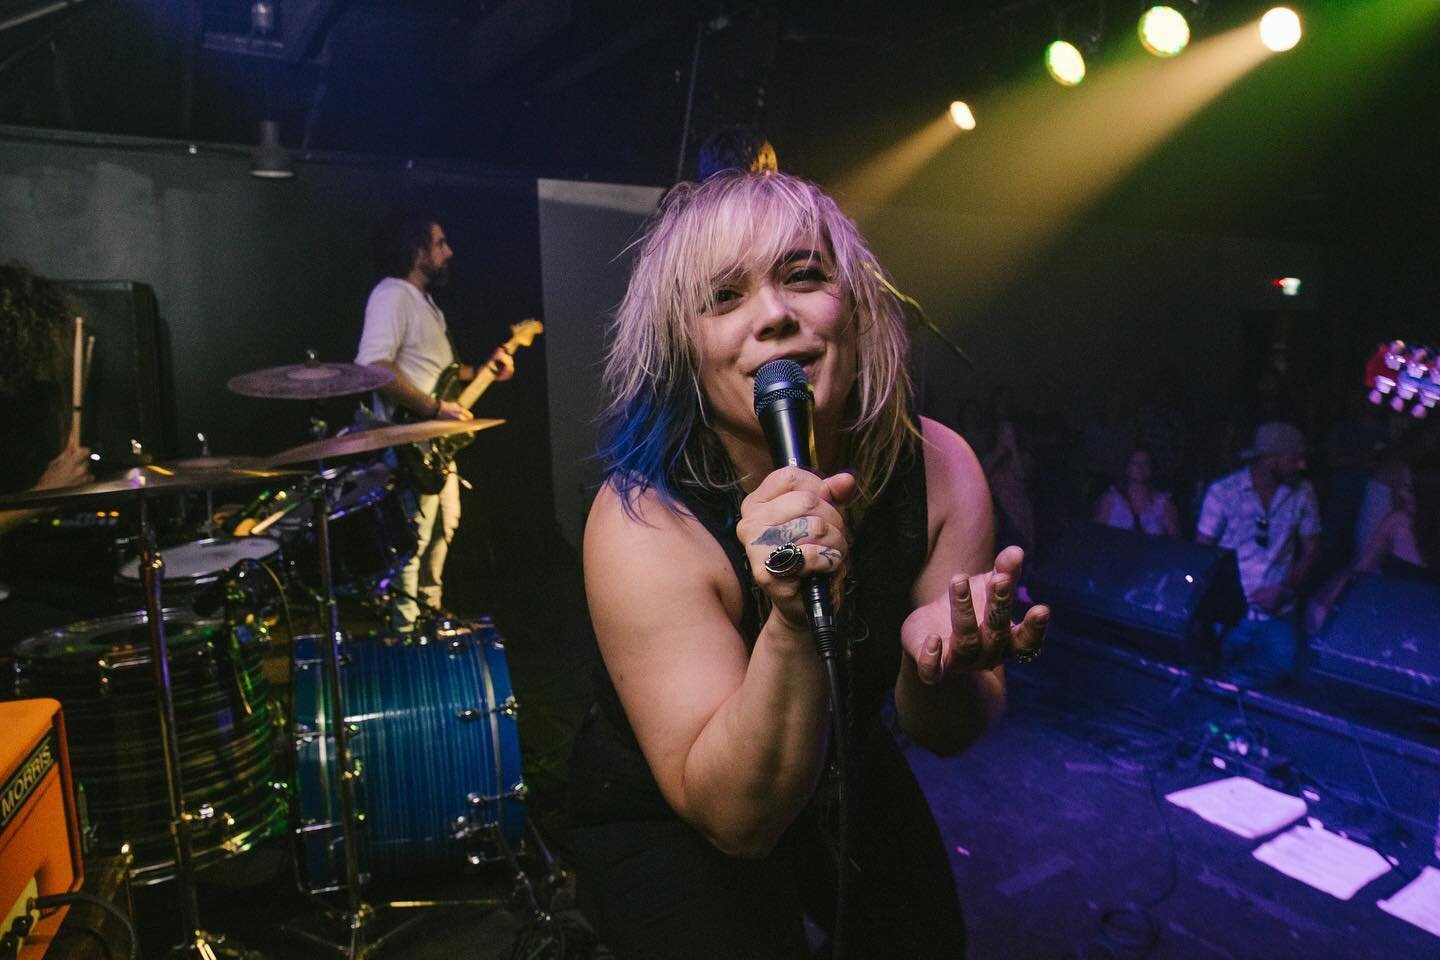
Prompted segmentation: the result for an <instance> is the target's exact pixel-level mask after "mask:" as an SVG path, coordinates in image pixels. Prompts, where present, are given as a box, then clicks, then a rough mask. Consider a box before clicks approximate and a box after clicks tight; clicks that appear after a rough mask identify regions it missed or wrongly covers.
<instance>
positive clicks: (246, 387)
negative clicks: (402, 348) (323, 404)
mask: <svg viewBox="0 0 1440 960" xmlns="http://www.w3.org/2000/svg"><path fill="white" fill-rule="evenodd" d="M394 379H395V374H393V373H391V372H390V371H389V370H386V369H384V368H382V367H370V366H362V365H360V364H358V363H321V362H320V361H318V360H313V359H312V360H308V361H306V362H305V363H296V364H291V365H290V366H287V367H268V368H266V369H264V370H255V371H252V372H250V373H242V374H240V375H239V376H238V377H231V378H230V382H229V383H227V384H226V386H227V387H228V388H229V389H230V392H231V393H238V394H240V395H241V396H245V397H263V398H271V399H278V400H320V399H323V398H325V397H343V396H347V395H349V394H352V393H365V392H366V391H368V390H376V389H378V388H380V387H383V386H385V384H387V383H389V382H390V381H391V380H394Z"/></svg>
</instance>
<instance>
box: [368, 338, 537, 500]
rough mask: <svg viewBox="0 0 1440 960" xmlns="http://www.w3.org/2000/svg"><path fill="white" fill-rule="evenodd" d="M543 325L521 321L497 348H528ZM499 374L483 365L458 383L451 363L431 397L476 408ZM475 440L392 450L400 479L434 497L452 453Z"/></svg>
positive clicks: (408, 417) (459, 437)
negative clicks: (476, 403) (397, 463)
mask: <svg viewBox="0 0 1440 960" xmlns="http://www.w3.org/2000/svg"><path fill="white" fill-rule="evenodd" d="M544 330H545V327H544V325H542V324H541V322H540V321H539V320H534V319H530V320H523V321H521V322H520V323H517V324H515V325H514V326H512V327H511V328H510V334H511V336H510V339H509V340H507V341H505V343H503V344H501V345H500V349H502V350H504V351H505V352H506V353H508V354H510V355H511V356H514V355H515V351H516V350H518V349H519V348H521V347H528V346H530V344H532V343H534V342H535V338H536V337H537V336H539V335H540V334H541V333H543V332H544ZM497 373H499V369H498V367H497V365H494V364H486V365H485V366H483V367H482V368H480V370H479V371H478V372H477V373H476V375H475V379H474V380H472V381H470V383H469V385H466V384H464V383H462V382H461V380H460V364H458V363H452V364H450V366H448V367H446V368H445V369H444V370H442V371H440V376H439V378H437V379H436V381H435V389H434V390H432V391H431V392H430V396H431V397H434V398H435V399H437V400H446V401H450V402H452V403H458V404H460V405H461V406H462V407H464V408H465V409H467V410H468V409H470V408H471V407H472V406H474V405H475V401H476V400H478V399H480V395H481V394H483V393H484V392H485V391H486V390H487V389H489V387H490V384H492V383H494V382H495V377H496V374H497ZM400 419H402V421H415V420H420V419H422V418H420V417H416V416H414V415H412V414H409V413H405V414H404V415H403V417H401V418H400ZM474 439H475V435H474V434H473V433H463V434H456V435H455V436H453V437H441V438H439V439H436V440H430V441H428V442H426V443H411V444H407V445H405V446H403V447H396V448H395V456H396V458H397V459H398V460H399V462H400V476H401V478H402V479H404V480H405V481H407V482H409V484H410V485H411V486H412V487H414V488H415V489H416V490H417V491H419V492H420V493H425V494H435V493H439V492H440V490H441V489H442V488H443V487H444V486H445V477H446V476H447V475H448V474H449V473H450V471H451V470H452V469H454V468H453V466H452V464H453V463H454V461H455V454H456V453H458V452H459V451H460V450H461V449H463V448H464V447H465V446H467V445H468V444H469V443H470V442H471V441H473V440H474Z"/></svg>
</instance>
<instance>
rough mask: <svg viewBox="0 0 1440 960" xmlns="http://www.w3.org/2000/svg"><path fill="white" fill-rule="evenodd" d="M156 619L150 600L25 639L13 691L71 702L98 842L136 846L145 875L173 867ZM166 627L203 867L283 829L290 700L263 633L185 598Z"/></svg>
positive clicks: (188, 802) (141, 877) (144, 880)
mask: <svg viewBox="0 0 1440 960" xmlns="http://www.w3.org/2000/svg"><path fill="white" fill-rule="evenodd" d="M147 623H148V618H147V617H146V614H145V612H144V611H139V612H136V613H128V614H122V615H120V616H115V617H104V618H101V619H96V620H86V621H82V622H80V623H75V624H71V625H70V626H67V627H61V628H59V629H56V630H50V631H48V632H46V633H42V634H38V635H36V636H33V637H30V638H28V639H26V640H22V641H21V642H20V643H19V644H18V645H17V646H16V648H15V689H16V692H17V694H18V695H19V696H22V697H54V698H55V699H57V700H59V701H60V703H61V705H62V706H63V707H64V709H65V726H66V728H67V732H68V738H69V743H70V763H71V767H72V769H73V770H74V774H75V781H76V783H77V784H79V785H80V788H81V789H82V790H83V792H84V798H85V805H86V807H87V809H88V812H89V832H90V834H91V844H90V849H91V851H92V852H97V851H98V852H100V853H102V854H111V853H114V852H116V851H118V850H119V849H120V847H121V845H122V844H125V843H129V844H130V847H131V850H132V851H133V853H134V856H135V864H134V867H133V869H132V871H131V876H132V877H133V878H134V880H135V881H136V882H137V883H141V884H150V883H158V882H160V881H162V880H166V879H169V878H170V877H172V876H174V873H175V863H174V847H173V846H172V845H171V841H170V805H169V794H168V792H167V788H166V784H165V763H164V756H163V753H162V750H161V746H160V723H159V719H158V716H157V712H156V705H155V699H156V698H155V686H154V678H153V672H152V670H151V660H150V633H149V628H148V626H147ZM165 633H166V637H165V640H166V644H167V646H168V648H169V654H170V676H171V681H172V684H173V687H174V697H175V719H176V734H177V737H178V739H179V741H180V770H181V776H182V779H183V782H184V788H185V806H186V811H187V812H188V813H189V814H191V815H192V816H194V817H195V818H196V819H195V820H194V821H193V828H192V831H191V835H192V838H193V845H192V849H193V853H194V861H195V865H196V866H197V867H203V866H206V865H207V864H211V863H214V862H216V861H218V860H222V859H225V858H227V857H229V856H232V855H234V854H236V853H239V852H242V851H244V850H248V849H249V848H250V847H252V846H254V845H255V844H256V843H258V842H259V841H260V840H262V839H264V838H266V837H270V836H275V835H277V834H278V833H280V831H281V830H282V829H283V828H284V825H285V815H286V808H287V803H286V798H285V795H284V793H283V790H282V787H283V784H280V783H278V782H277V781H278V780H279V779H280V775H281V771H280V764H279V761H280V759H281V757H282V756H283V755H282V754H280V752H279V751H278V750H277V748H276V732H277V729H278V728H277V724H278V721H279V719H280V717H279V713H280V711H279V710H278V709H277V708H276V706H275V704H274V703H273V702H272V701H271V699H270V693H269V686H268V685H267V683H266V681H265V677H264V675H263V674H262V673H261V671H260V652H261V648H262V647H263V646H264V643H263V636H264V635H263V633H261V632H258V631H254V630H251V629H250V628H248V627H243V626H239V627H236V626H229V625H227V624H225V623H222V622H220V621H217V620H201V619H199V618H198V617H196V615H195V614H194V612H193V611H190V610H181V609H167V610H166V611H165Z"/></svg>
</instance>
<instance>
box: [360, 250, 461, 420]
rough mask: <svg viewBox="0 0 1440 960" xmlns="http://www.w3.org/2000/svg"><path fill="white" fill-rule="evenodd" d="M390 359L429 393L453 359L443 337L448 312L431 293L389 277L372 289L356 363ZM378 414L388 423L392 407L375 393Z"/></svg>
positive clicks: (453, 356)
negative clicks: (444, 311) (436, 302)
mask: <svg viewBox="0 0 1440 960" xmlns="http://www.w3.org/2000/svg"><path fill="white" fill-rule="evenodd" d="M377 360H388V361H390V362H391V363H394V364H395V366H397V367H399V368H400V372H401V373H403V374H405V376H406V377H408V378H409V379H410V382H411V383H413V384H415V386H416V387H418V388H419V389H421V390H424V391H426V392H429V391H430V390H433V389H434V388H435V381H436V380H438V379H439V378H440V374H441V372H442V371H443V370H444V369H445V368H446V367H447V366H449V365H450V364H451V363H453V362H454V360H455V353H454V351H453V350H452V349H451V347H450V338H449V337H448V336H446V334H445V314H444V313H442V312H441V311H440V308H439V307H438V306H436V305H435V301H434V300H432V299H431V298H430V295H429V294H427V293H424V292H422V291H421V290H420V289H419V288H418V287H416V286H415V285H414V284H412V283H411V282H410V281H408V280H402V279H400V278H399V277H386V278H385V279H384V280H381V281H380V282H379V283H377V284H376V285H375V289H374V290H371V291H370V299H369V300H368V301H367V302H366V304H365V329H364V330H363V331H362V332H361V334H360V348H359V350H358V351H356V354H355V362H356V363H360V364H368V363H374V362H375V361H377ZM375 412H376V414H377V416H379V417H381V418H382V419H386V420H388V419H390V418H391V416H392V413H393V410H392V407H391V404H390V403H389V402H388V401H386V400H384V399H383V398H382V397H381V396H380V394H379V393H377V394H375Z"/></svg>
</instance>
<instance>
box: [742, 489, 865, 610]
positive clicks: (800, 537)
mask: <svg viewBox="0 0 1440 960" xmlns="http://www.w3.org/2000/svg"><path fill="white" fill-rule="evenodd" d="M858 491H859V487H858V486H857V485H856V482H855V477H854V476H853V475H851V474H849V473H837V474H835V475H834V476H832V477H818V476H816V475H815V474H813V473H811V472H809V471H808V470H802V469H800V468H799V467H782V468H781V469H779V470H776V471H774V472H773V473H771V474H770V475H769V476H767V477H766V478H765V479H764V480H763V481H762V482H761V483H760V486H758V487H756V488H755V491H754V492H753V493H751V494H750V495H749V496H748V497H746V498H745V499H744V501H743V502H742V503H741V504H740V522H739V523H738V524H736V527H735V533H736V536H738V537H739V538H740V542H741V544H743V545H744V547H745V556H746V558H747V559H748V560H749V562H750V573H751V576H752V577H753V578H754V580H755V583H756V585H757V586H759V587H760V589H761V590H763V591H765V595H766V596H767V597H769V599H770V603H771V606H772V608H773V613H772V615H778V616H780V617H781V618H782V619H784V620H785V622H786V623H787V624H788V625H789V626H790V627H792V628H794V629H796V630H806V629H809V621H808V620H807V619H806V616H805V604H804V600H803V598H802V596H801V591H800V587H801V581H802V580H803V578H804V577H806V576H809V575H812V574H813V575H818V576H825V577H829V578H830V581H831V596H832V597H834V600H835V605H836V607H837V608H838V607H839V604H840V600H841V598H842V596H843V592H844V591H843V589H841V587H842V584H843V581H844V578H845V573H846V571H847V569H848V564H849V553H850V531H849V530H848V529H847V528H846V526H845V517H844V515H843V514H842V513H841V510H842V509H843V508H844V507H845V505H846V504H848V503H849V502H850V501H851V500H853V499H855V494H856V493H857V492H858ZM787 543H796V544H799V545H800V547H801V551H802V552H803V553H804V554H805V567H804V570H803V571H802V573H801V574H800V575H798V576H794V577H783V578H782V577H776V576H774V575H773V574H771V573H770V572H769V571H768V570H766V569H765V559H766V558H767V557H769V556H770V554H771V552H773V551H774V550H775V549H777V548H778V547H783V546H785V544H787Z"/></svg>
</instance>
